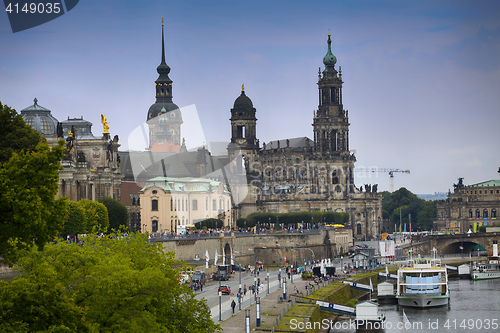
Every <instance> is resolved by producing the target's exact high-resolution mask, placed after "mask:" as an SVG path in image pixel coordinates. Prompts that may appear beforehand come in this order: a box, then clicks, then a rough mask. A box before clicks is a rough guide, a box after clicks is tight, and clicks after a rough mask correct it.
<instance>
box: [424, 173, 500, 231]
mask: <svg viewBox="0 0 500 333" xmlns="http://www.w3.org/2000/svg"><path fill="white" fill-rule="evenodd" d="M499 172H500V170H499ZM498 214H500V180H489V181H485V182H482V183H477V184H472V185H464V184H463V178H459V181H458V183H457V184H454V192H453V193H451V192H450V193H448V198H447V199H446V202H445V203H442V204H438V205H437V219H436V220H435V221H434V230H437V231H443V232H455V233H465V232H467V231H469V230H471V231H474V230H475V229H476V230H477V228H478V227H480V226H493V225H500V222H498V220H497V219H498V217H499V216H498Z"/></svg>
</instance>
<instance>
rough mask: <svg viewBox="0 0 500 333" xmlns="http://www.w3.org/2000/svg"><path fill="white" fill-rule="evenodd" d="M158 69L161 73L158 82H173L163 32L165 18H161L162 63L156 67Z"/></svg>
mask: <svg viewBox="0 0 500 333" xmlns="http://www.w3.org/2000/svg"><path fill="white" fill-rule="evenodd" d="M156 71H157V72H158V74H160V76H159V77H158V80H156V83H158V82H162V83H167V84H168V83H172V80H170V78H169V77H168V73H170V67H169V66H168V65H167V62H166V61H165V33H164V32H163V18H162V19H161V63H160V65H159V66H158V67H157V68H156Z"/></svg>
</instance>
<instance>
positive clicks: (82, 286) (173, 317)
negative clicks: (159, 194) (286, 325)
mask: <svg viewBox="0 0 500 333" xmlns="http://www.w3.org/2000/svg"><path fill="white" fill-rule="evenodd" d="M115 236H116V237H112V238H109V237H102V238H99V237H97V236H95V235H89V236H88V237H86V238H84V240H83V243H81V244H76V243H73V244H68V243H66V242H61V243H59V244H57V245H51V246H46V247H45V249H44V251H43V252H39V251H30V252H29V253H27V254H26V255H25V256H24V257H22V258H21V259H20V260H19V264H18V266H17V267H16V269H18V270H19V271H20V273H21V274H20V275H19V276H17V277H15V278H14V279H13V281H12V283H6V282H3V283H2V282H0V298H1V299H2V302H0V322H2V323H5V324H6V325H11V326H12V327H16V326H19V327H22V325H23V324H27V325H28V328H29V330H30V331H42V330H48V329H53V330H54V331H55V329H56V328H57V329H60V330H59V331H64V330H63V329H65V328H64V327H63V326H61V325H65V326H67V327H68V328H69V329H71V331H73V332H76V331H78V332H214V331H217V330H218V328H219V326H218V325H215V324H214V322H213V321H212V320H211V318H210V314H208V313H207V311H206V310H205V309H206V301H204V300H197V299H196V298H195V294H194V293H193V291H192V290H190V289H189V288H187V287H186V286H184V285H183V284H180V283H179V281H178V280H177V277H178V276H179V269H178V268H174V267H179V266H180V262H178V261H176V260H175V259H174V253H173V252H169V253H167V254H165V253H164V252H163V251H162V249H161V246H160V245H158V244H152V243H148V241H147V235H141V234H133V235H130V236H129V237H121V236H122V235H115ZM35 291H37V292H38V293H40V296H39V297H36V293H35ZM4 300H5V301H4Z"/></svg>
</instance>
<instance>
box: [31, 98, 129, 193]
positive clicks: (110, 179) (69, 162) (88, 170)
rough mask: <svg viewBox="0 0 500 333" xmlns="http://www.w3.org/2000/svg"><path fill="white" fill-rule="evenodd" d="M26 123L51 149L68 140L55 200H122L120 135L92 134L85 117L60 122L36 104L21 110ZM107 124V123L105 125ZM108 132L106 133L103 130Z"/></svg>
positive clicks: (90, 124)
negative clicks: (67, 198) (40, 135)
mask: <svg viewBox="0 0 500 333" xmlns="http://www.w3.org/2000/svg"><path fill="white" fill-rule="evenodd" d="M21 115H22V116H23V118H24V119H25V121H26V123H27V124H28V125H30V126H31V127H32V128H34V129H36V130H37V131H38V132H39V133H40V134H42V135H44V136H45V138H46V139H47V142H48V144H49V146H54V145H56V144H57V142H58V141H60V140H65V141H66V147H67V148H68V153H67V155H66V156H64V157H63V160H62V161H61V165H62V166H63V170H61V171H59V191H58V193H57V196H56V198H60V197H64V196H68V197H69V199H70V200H73V201H78V200H80V199H90V200H97V199H99V198H101V197H104V196H109V197H112V198H115V199H120V188H121V178H122V176H121V174H120V170H119V169H118V167H119V163H120V160H119V156H118V147H119V146H120V145H119V144H118V136H115V137H114V138H113V139H111V138H110V135H109V133H103V136H102V137H95V136H94V135H93V134H92V123H91V122H89V121H86V120H84V119H83V117H82V118H69V117H68V119H67V120H65V121H63V122H59V121H57V119H56V118H54V117H53V116H52V113H51V111H50V110H49V109H47V108H44V107H42V106H40V105H38V100H37V99H36V98H35V100H34V104H33V105H31V106H29V107H27V108H25V109H23V110H21ZM103 125H104V124H103ZM104 132H107V131H104Z"/></svg>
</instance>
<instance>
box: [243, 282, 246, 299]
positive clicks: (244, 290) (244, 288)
mask: <svg viewBox="0 0 500 333" xmlns="http://www.w3.org/2000/svg"><path fill="white" fill-rule="evenodd" d="M243 295H245V296H246V295H247V285H246V284H245V285H244V286H243Z"/></svg>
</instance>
